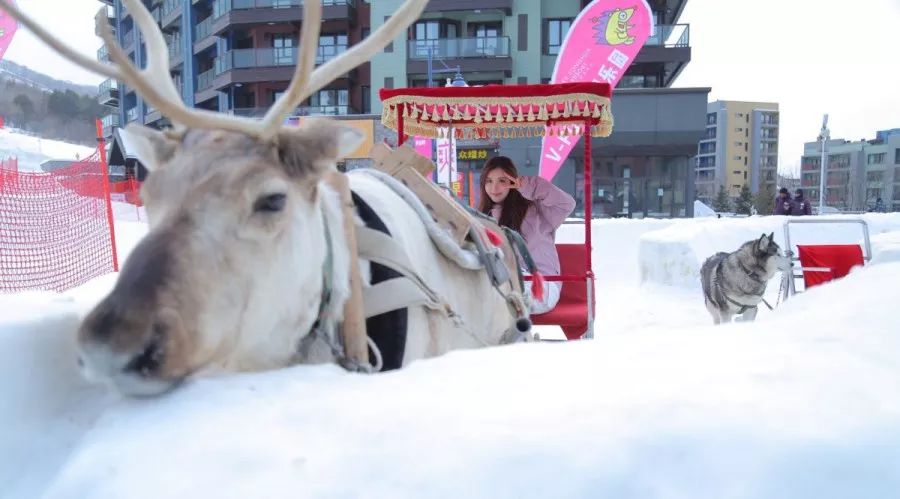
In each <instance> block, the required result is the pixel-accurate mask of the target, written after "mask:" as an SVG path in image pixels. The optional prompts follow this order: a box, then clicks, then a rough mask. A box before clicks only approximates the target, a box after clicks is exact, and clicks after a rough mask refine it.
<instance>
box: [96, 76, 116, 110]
mask: <svg viewBox="0 0 900 499" xmlns="http://www.w3.org/2000/svg"><path fill="white" fill-rule="evenodd" d="M97 101H98V102H99V103H100V104H102V105H104V106H118V105H119V83H118V82H117V81H116V80H106V81H104V82H103V83H101V84H100V91H99V92H98V93H97Z"/></svg>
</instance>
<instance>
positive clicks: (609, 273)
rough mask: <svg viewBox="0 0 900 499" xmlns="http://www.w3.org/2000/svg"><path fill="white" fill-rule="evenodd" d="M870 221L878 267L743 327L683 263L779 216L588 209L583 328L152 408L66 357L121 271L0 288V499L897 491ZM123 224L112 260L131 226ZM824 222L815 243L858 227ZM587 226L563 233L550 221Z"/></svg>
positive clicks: (253, 379)
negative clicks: (592, 304) (91, 379)
mask: <svg viewBox="0 0 900 499" xmlns="http://www.w3.org/2000/svg"><path fill="white" fill-rule="evenodd" d="M127 208H128V207H127V206H120V207H117V209H116V213H117V217H118V216H122V217H124V216H126V215H127V214H128V213H130V212H129V210H128V209H127ZM132 208H133V207H132ZM132 216H134V215H132ZM135 218H136V216H135ZM865 219H866V220H867V221H868V222H869V224H870V229H871V231H872V241H873V248H874V251H875V256H876V258H875V260H873V263H874V264H872V265H868V266H867V267H865V268H862V269H857V270H855V271H854V272H851V274H850V275H849V276H848V277H847V278H845V279H842V280H839V281H836V282H833V283H830V284H827V285H824V286H820V287H818V288H814V289H812V290H810V291H808V292H806V293H803V294H799V295H797V296H795V297H792V298H791V299H790V300H788V301H787V302H785V303H783V304H782V305H781V306H779V307H778V308H777V309H776V310H775V311H774V312H768V311H765V312H766V313H763V312H762V311H761V312H760V314H759V317H758V319H757V321H756V322H755V323H744V324H730V325H726V326H721V327H713V326H712V325H711V322H712V321H711V319H710V317H709V316H708V314H707V313H706V311H705V310H704V307H703V304H702V298H701V296H700V294H699V291H698V289H697V287H696V281H695V280H693V279H695V277H696V276H693V277H692V276H691V275H690V272H691V269H692V268H694V267H692V265H694V264H696V262H698V261H702V259H703V258H705V256H708V254H711V252H714V251H718V250H720V249H722V250H732V249H734V248H735V247H736V245H737V244H740V243H741V242H743V241H744V240H746V239H749V238H752V237H758V236H759V234H760V233H762V232H767V233H768V232H773V231H774V232H775V233H776V236H779V235H780V234H781V233H780V227H781V224H782V223H783V221H784V219H783V218H781V217H750V218H746V219H696V220H652V219H651V220H640V221H637V220H598V221H595V222H594V223H593V224H592V230H593V238H592V239H593V244H594V261H595V266H594V270H595V273H596V274H597V279H598V281H597V296H598V301H599V303H598V313H597V327H596V339H595V340H593V341H580V342H568V343H538V344H521V345H514V346H505V347H495V348H489V349H482V350H473V351H459V352H453V353H451V354H448V355H445V356H443V357H441V358H437V359H431V360H427V361H420V362H417V363H414V364H413V365H411V366H409V367H408V368H406V369H404V370H402V371H395V372H392V373H386V374H380V375H375V376H365V375H353V374H348V373H346V372H343V371H341V370H340V369H338V368H336V367H333V366H317V367H307V366H303V367H294V368H289V369H283V370H278V371H272V372H266V373H258V374H241V375H230V376H223V377H218V378H208V379H202V380H197V381H194V382H191V383H188V384H186V385H185V386H184V387H182V388H180V389H179V390H177V391H175V392H173V393H171V394H169V395H167V396H164V397H161V398H156V399H150V400H120V399H119V398H118V397H116V396H115V395H112V394H109V393H106V392H104V390H102V389H101V388H98V387H94V386H90V385H88V384H86V383H85V382H83V381H82V380H81V378H80V376H79V375H78V374H77V372H76V369H75V366H74V355H73V352H72V348H73V345H72V342H73V338H72V335H73V330H74V328H75V327H76V326H77V321H78V317H79V316H80V315H81V314H83V313H84V312H85V311H86V310H87V309H88V308H89V307H90V306H91V304H92V303H94V302H95V301H96V300H97V299H98V298H99V297H100V296H101V295H102V294H103V293H104V292H105V291H107V290H108V289H109V288H110V286H111V285H112V283H113V279H114V276H104V277H103V278H99V279H97V280H94V281H92V282H90V283H88V284H86V285H84V286H82V287H81V288H78V289H76V290H72V291H71V292H69V293H65V294H61V295H53V294H43V293H29V294H22V295H14V296H0V310H3V315H2V319H0V379H3V380H7V381H6V382H5V383H0V405H2V407H4V408H5V410H4V411H0V428H2V430H0V448H2V449H3V452H0V483H3V484H4V486H3V488H2V493H0V495H4V496H5V497H13V498H19V497H22V498H30V497H38V496H41V497H47V498H80V497H92V498H121V497H128V498H142V497H223V498H229V497H298V496H302V497H357V496H371V497H417V498H419V497H492V498H493V497H615V498H628V497H636V498H637V497H639V498H644V497H667V498H694V497H735V498H756V497H759V498H771V497H791V498H816V499H820V498H832V497H834V498H838V497H854V498H876V497H889V496H891V495H892V494H893V493H892V492H890V491H891V490H897V488H898V487H900V334H898V332H900V328H898V327H897V326H898V324H900V321H898V320H897V317H896V313H895V309H896V305H895V302H896V298H894V296H893V295H894V294H896V290H895V287H896V283H897V282H900V263H897V262H896V261H892V259H891V258H888V257H886V256H885V255H890V254H896V253H891V252H892V251H894V252H895V251H896V250H897V247H898V244H900V215H866V216H865ZM116 229H117V239H118V240H119V241H120V255H127V253H128V252H129V251H130V248H132V247H133V246H134V244H135V243H136V242H137V240H138V239H139V238H140V237H141V235H142V234H143V233H144V231H145V230H146V227H145V226H144V224H143V223H142V222H138V221H132V220H121V221H118V222H117V224H116ZM831 230H833V231H834V232H832V233H829V234H826V235H822V234H821V233H815V232H814V233H813V234H812V235H813V236H816V235H819V236H822V237H825V236H827V237H826V239H828V238H832V237H838V236H840V238H847V239H849V240H858V239H859V233H858V232H857V233H856V234H853V233H852V232H851V231H850V229H847V228H834V229H831ZM792 234H793V232H792ZM582 237H583V236H582V228H581V226H579V225H566V226H564V227H562V228H561V229H560V231H559V234H558V239H559V240H560V241H581V240H582V239H581V238H582ZM798 237H799V236H798ZM829 240H830V239H829ZM654 259H657V260H659V261H658V262H657V263H653V262H654ZM893 260H896V258H894V259H893ZM692 262H693V263H692ZM770 287H771V286H770Z"/></svg>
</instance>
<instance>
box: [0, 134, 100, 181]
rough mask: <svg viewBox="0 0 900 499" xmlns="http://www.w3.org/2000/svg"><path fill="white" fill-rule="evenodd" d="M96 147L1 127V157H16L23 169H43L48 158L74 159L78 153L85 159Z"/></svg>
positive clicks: (78, 155)
mask: <svg viewBox="0 0 900 499" xmlns="http://www.w3.org/2000/svg"><path fill="white" fill-rule="evenodd" d="M94 150H95V149H94V148H92V147H85V146H81V145H78V144H70V143H68V142H60V141H57V140H47V139H42V138H40V137H36V136H33V135H27V134H24V133H21V132H20V131H18V130H14V129H10V128H0V159H6V158H9V157H15V158H18V160H19V170H21V171H35V172H39V171H41V163H43V162H44V161H47V160H48V159H61V160H72V161H74V160H75V158H76V155H77V157H78V158H81V159H84V158H86V157H88V156H90V155H91V154H93V153H94Z"/></svg>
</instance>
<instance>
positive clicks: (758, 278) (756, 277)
mask: <svg viewBox="0 0 900 499" xmlns="http://www.w3.org/2000/svg"><path fill="white" fill-rule="evenodd" d="M738 266H739V267H740V268H741V270H743V271H744V272H746V273H747V274H748V275H750V277H752V278H754V279H756V280H757V281H758V280H760V278H761V277H762V276H761V275H759V274H757V273H756V272H754V271H753V270H750V269H748V268H747V267H746V266H745V265H744V262H742V261H740V260H738Z"/></svg>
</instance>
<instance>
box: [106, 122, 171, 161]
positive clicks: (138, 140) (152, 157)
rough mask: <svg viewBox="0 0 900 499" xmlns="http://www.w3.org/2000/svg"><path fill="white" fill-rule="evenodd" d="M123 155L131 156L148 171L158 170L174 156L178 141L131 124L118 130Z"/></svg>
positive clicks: (156, 131)
mask: <svg viewBox="0 0 900 499" xmlns="http://www.w3.org/2000/svg"><path fill="white" fill-rule="evenodd" d="M119 136H120V137H121V138H122V141H123V144H122V146H123V147H124V149H125V153H126V154H128V155H129V156H130V155H133V156H134V157H135V158H137V160H138V161H140V163H141V164H142V165H144V168H146V169H147V170H148V171H153V170H156V169H158V168H159V167H160V166H162V165H163V164H165V163H167V162H168V161H169V160H170V159H172V156H173V155H174V154H175V148H176V147H178V141H177V140H175V139H173V138H171V137H169V136H167V135H166V134H165V133H164V132H160V131H158V130H154V129H152V128H147V127H145V126H141V125H138V124H135V123H131V124H129V125H128V126H126V127H125V128H121V129H119Z"/></svg>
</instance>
